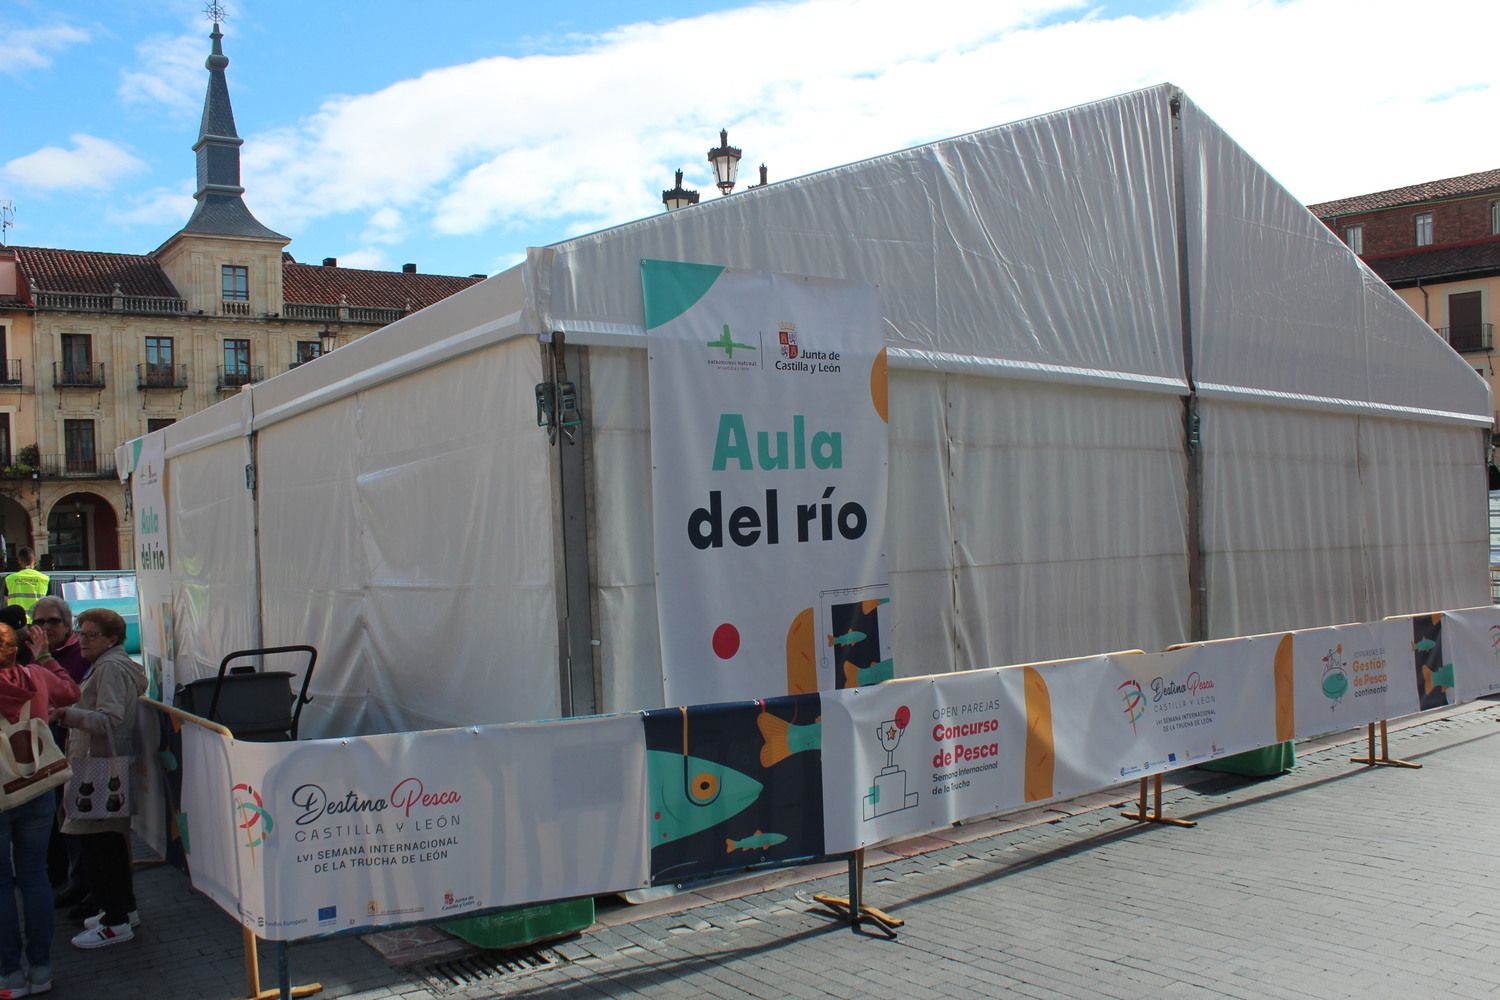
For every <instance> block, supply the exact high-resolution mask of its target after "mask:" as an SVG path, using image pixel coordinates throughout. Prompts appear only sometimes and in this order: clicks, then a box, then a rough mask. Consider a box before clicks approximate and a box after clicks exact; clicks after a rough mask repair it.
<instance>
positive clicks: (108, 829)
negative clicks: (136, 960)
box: [52, 608, 146, 948]
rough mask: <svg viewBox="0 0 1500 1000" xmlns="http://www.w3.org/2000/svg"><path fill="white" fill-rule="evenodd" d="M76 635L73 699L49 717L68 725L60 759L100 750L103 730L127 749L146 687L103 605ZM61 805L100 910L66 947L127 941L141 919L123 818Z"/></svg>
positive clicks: (104, 752)
mask: <svg viewBox="0 0 1500 1000" xmlns="http://www.w3.org/2000/svg"><path fill="white" fill-rule="evenodd" d="M78 641H79V644H80V646H81V647H82V650H83V658H84V659H85V660H88V661H89V669H88V673H86V674H84V677H83V684H82V685H81V686H80V689H79V697H78V703H77V704H76V705H73V706H70V707H68V708H64V709H60V710H58V711H56V712H54V713H53V715H52V717H53V720H54V721H57V722H61V723H62V724H63V725H65V726H67V727H68V759H69V760H78V759H79V758H82V757H88V756H95V757H102V756H108V755H109V753H110V736H111V735H113V737H114V754H115V756H128V755H132V754H134V753H135V741H134V728H135V707H136V702H137V701H138V700H139V699H140V697H141V695H142V694H144V693H145V692H146V671H145V669H144V668H143V667H142V666H141V665H140V664H139V663H136V662H135V661H134V660H132V659H131V658H130V657H129V656H127V655H126V654H125V648H124V642H125V620H124V619H123V618H121V617H120V616H119V615H117V614H115V613H114V612H113V611H110V610H109V609H107V608H90V609H88V610H87V611H85V612H83V613H82V614H80V615H79V616H78ZM63 810H64V819H63V833H66V834H77V835H79V836H81V837H82V840H83V863H84V870H85V871H86V872H87V873H88V883H89V888H90V889H91V890H92V891H93V893H94V898H95V900H96V901H97V902H98V903H99V905H100V906H101V907H102V908H103V909H102V910H101V911H100V912H99V913H98V914H96V915H94V916H92V917H90V918H88V919H87V920H85V921H84V923H83V928H84V929H83V933H81V934H79V935H77V936H76V937H74V938H73V944H74V946H76V947H78V948H103V947H106V946H108V945H112V944H121V943H123V942H125V941H129V940H130V939H131V938H133V937H134V936H135V931H134V928H135V927H136V926H137V925H138V924H139V923H140V921H141V918H140V914H139V913H137V912H136V908H135V888H134V886H133V885H132V882H131V876H130V841H129V835H130V818H129V817H128V816H126V817H122V818H119V819H76V818H74V817H72V816H68V815H66V812H67V803H66V802H64V803H63Z"/></svg>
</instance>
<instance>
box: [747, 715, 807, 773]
mask: <svg viewBox="0 0 1500 1000" xmlns="http://www.w3.org/2000/svg"><path fill="white" fill-rule="evenodd" d="M755 724H756V725H757V726H759V727H760V735H761V738H762V739H764V740H765V744H764V745H763V746H762V747H761V748H760V766H761V767H774V766H776V765H777V764H780V763H781V762H782V761H784V760H786V759H787V758H788V757H790V756H791V755H792V754H794V753H801V752H802V751H804V750H817V749H819V748H821V747H822V746H823V722H822V716H819V717H818V718H816V719H814V720H813V721H812V722H810V723H808V724H806V725H802V726H798V725H794V724H792V723H790V722H788V721H786V720H785V719H781V718H778V717H776V716H774V715H772V714H771V713H770V712H761V713H760V715H759V716H757V717H756V719H755Z"/></svg>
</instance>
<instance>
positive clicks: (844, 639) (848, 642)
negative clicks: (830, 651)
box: [828, 628, 869, 646]
mask: <svg viewBox="0 0 1500 1000" xmlns="http://www.w3.org/2000/svg"><path fill="white" fill-rule="evenodd" d="M868 638H869V636H867V635H865V634H864V633H863V632H860V631H857V630H855V629H852V628H851V629H850V630H849V631H847V632H845V633H844V634H843V635H830V636H829V637H828V645H830V646H855V645H858V644H859V643H861V642H864V641H865V640H866V639H868Z"/></svg>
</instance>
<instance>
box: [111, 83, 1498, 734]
mask: <svg viewBox="0 0 1500 1000" xmlns="http://www.w3.org/2000/svg"><path fill="white" fill-rule="evenodd" d="M642 258H656V259H677V260H687V261H698V262H704V263H712V264H720V265H727V266H731V267H739V268H745V269H751V270H762V271H776V272H782V273H794V274H808V275H816V276H823V277H833V278H850V279H857V280H863V281H869V282H874V283H876V284H878V285H879V288H880V296H881V301H882V308H883V312H884V322H885V331H884V332H885V336H886V342H887V347H888V351H889V354H890V358H891V365H892V372H891V386H890V389H891V421H890V434H891V442H890V444H891V450H890V456H891V458H890V484H889V485H890V515H889V522H888V524H889V527H888V538H887V545H886V551H887V561H888V565H889V567H890V571H891V588H892V596H893V609H894V611H895V614H896V629H897V632H896V637H895V653H896V663H897V671H898V673H899V674H901V675H904V676H910V675H916V674H924V673H931V672H941V671H948V670H956V669H968V668H973V667H982V666H987V665H995V664H1001V663H1012V662H1022V661H1027V660H1038V659H1045V658H1053V657H1063V656H1074V655H1086V654H1089V653H1095V652H1100V651H1104V650H1108V649H1119V648H1130V647H1140V648H1146V649H1152V648H1160V647H1161V646H1164V645H1166V644H1169V643H1173V642H1180V641H1184V640H1189V639H1192V638H1195V637H1210V636H1220V635H1230V634H1236V633H1247V632H1258V631H1265V630H1269V629H1284V628H1295V627H1299V626H1305V625H1319V624H1329V623H1332V622H1339V621H1367V620H1372V619H1375V618H1378V617H1380V616H1381V615H1384V614H1391V613H1401V612H1413V611H1423V610H1429V609H1432V608H1436V607H1464V606H1470V605H1476V604H1481V603H1484V602H1485V601H1486V600H1487V599H1488V589H1487V579H1486V574H1485V571H1484V540H1483V539H1484V530H1485V510H1486V498H1485V491H1484V472H1485V461H1486V456H1485V442H1486V440H1487V428H1488V423H1489V419H1490V405H1489V399H1488V391H1487V389H1486V388H1485V386H1484V384H1483V382H1482V381H1481V380H1479V379H1478V378H1477V376H1475V374H1474V372H1473V371H1472V370H1471V369H1469V367H1468V366H1467V365H1466V364H1464V362H1463V361H1462V359H1460V358H1459V357H1458V356H1457V355H1455V354H1453V352H1452V351H1450V350H1449V349H1448V348H1447V346H1446V345H1444V344H1443V343H1442V342H1441V340H1440V339H1439V338H1438V337H1437V335H1436V334H1435V333H1433V332H1432V330H1431V329H1430V328H1428V327H1427V326H1426V325H1425V324H1423V323H1422V321H1421V320H1420V319H1419V318H1418V317H1417V316H1415V315H1414V314H1413V313H1411V311H1410V310H1409V309H1407V308H1406V307H1405V305H1403V304H1402V303H1401V302H1400V300H1399V299H1398V298H1396V296H1395V295H1394V294H1393V293H1391V292H1390V291H1389V290H1388V289H1386V288H1385V287H1384V286H1383V285H1381V284H1380V283H1379V282H1378V280H1377V279H1375V278H1374V276H1373V275H1372V274H1370V273H1369V272H1368V270H1366V269H1365V268H1363V267H1362V265H1361V264H1360V263H1359V262H1358V260H1357V259H1356V258H1354V257H1353V256H1352V255H1351V254H1350V253H1349V252H1348V251H1347V249H1346V248H1344V247H1343V246H1342V245H1341V244H1340V243H1339V242H1338V241H1337V239H1335V238H1334V237H1333V235H1332V234H1330V233H1329V232H1328V231H1327V230H1326V229H1325V228H1324V227H1323V226H1322V225H1321V224H1320V223H1319V222H1318V221H1317V220H1316V219H1314V218H1313V217H1312V216H1311V215H1309V214H1308V213H1307V212H1306V210H1305V209H1303V208H1302V207H1301V206H1300V205H1298V204H1297V203H1296V201H1295V200H1294V199H1292V198H1291V197H1290V195H1288V194H1287V193H1286V192H1285V191H1284V190H1283V189H1282V188H1281V187H1280V186H1279V185H1277V184H1276V183H1275V181H1274V180H1272V179H1271V178H1270V177H1268V176H1267V175H1266V174H1265V173H1264V171H1262V170H1261V169H1260V168H1259V167H1258V166H1257V165H1256V164H1255V163H1254V161H1253V160H1252V159H1251V158H1250V157H1249V156H1248V155H1247V154H1245V152H1244V151H1243V150H1241V149H1239V147H1237V146H1236V145H1235V144H1234V143H1233V142H1232V141H1231V140H1230V139H1229V138H1228V137H1227V136H1225V135H1224V134H1223V133H1222V131H1220V130H1219V129H1218V127H1217V126H1215V125H1214V124H1213V123H1212V122H1211V121H1210V120H1209V119H1208V118H1207V117H1206V116H1205V115H1203V113H1202V112H1201V111H1199V110H1198V109H1197V108H1196V107H1195V106H1194V105H1193V104H1192V103H1191V102H1189V101H1187V100H1186V99H1185V98H1183V97H1182V96H1181V95H1180V93H1179V92H1178V91H1177V90H1176V89H1175V88H1173V87H1171V86H1168V85H1163V86H1160V87H1154V88H1150V89H1148V90H1142V91H1138V92H1135V93H1131V94H1126V95H1122V96H1120V97H1116V98H1112V99H1109V100H1106V101H1101V102H1098V103H1096V104H1090V105H1086V106H1083V107H1078V108H1073V109H1070V110H1067V111H1060V112H1057V113H1055V114H1051V115H1045V116H1042V117H1040V118H1035V119H1031V120H1028V121H1024V122H1019V123H1015V124H1012V125H1007V126H1002V127H999V128H994V129H988V130H985V131H981V132H975V133H972V134H969V135H965V136H960V137H958V138H955V139H950V140H946V141H943V142H938V143H933V144H931V145H927V146H921V147H917V148H914V149H909V150H905V151H902V152H897V153H892V154H889V155H886V156H882V157H877V158H875V159H872V160H868V161H864V162H862V163H856V164H851V165H849V166H845V167H839V168H837V169H834V170H829V171H825V172H822V173H819V174H814V175H811V176H808V177H803V178H798V179H795V180H790V181H786V182H783V183H778V184H773V185H769V186H766V187H763V188H757V189H753V190H749V191H745V192H743V193H740V194H736V195H734V196H732V197H727V198H720V199H714V200H712V201H710V202H705V203H704V204H701V205H698V206H696V207H693V208H690V209H684V210H680V211H676V212H671V213H664V214H662V215H658V216H655V217H653V218H650V219H645V220H642V221H640V222H636V223H632V224H629V225H626V226H621V227H618V228H615V229H611V230H607V231H604V232H600V233H595V234H591V235H588V236H584V237H579V238H577V239H572V240H568V241H565V242H562V243H559V244H556V245H554V246H551V247H547V248H542V249H534V250H532V251H531V252H530V253H529V255H528V258H527V261H526V262H525V263H524V264H522V265H519V266H517V267H516V268H513V269H511V270H510V271H507V272H505V273H503V274H500V275H497V276H495V277H493V278H491V279H489V280H488V281H485V282H482V283H480V284H478V285H476V286H474V287H473V288H471V289H468V290H466V291H464V292H462V293H460V294H458V295H455V296H453V297H452V298H450V299H447V300H444V301H443V302H441V303H438V304H437V305H434V306H432V307H430V308H428V309H426V310H423V311H422V312H420V313H418V314H416V315H414V316H411V317H408V318H407V319H405V320H403V321H401V322H400V323H397V324H394V325H392V326H391V327H389V328H387V329H384V330H381V331H378V332H377V333H375V334H372V335H370V336H369V337H366V338H364V339H362V340H360V341H358V342H356V343H354V344H351V345H349V346H347V347H344V348H340V349H339V350H337V351H335V352H333V353H332V354H330V355H329V356H328V357H326V358H322V359H319V360H318V361H316V362H314V363H312V364H309V365H304V366H302V367H300V368H298V369H297V370H295V371H292V372H289V373H287V374H285V375H282V376H278V377H277V378H275V379H272V380H270V381H269V382H266V383H261V384H257V385H255V386H252V387H251V388H250V389H249V390H248V391H247V392H245V393H242V394H241V395H240V396H239V397H236V398H235V399H234V400H231V401H229V402H228V403H227V404H225V406H226V407H228V408H231V409H233V408H236V407H237V408H238V409H233V413H232V415H230V416H226V415H224V414H220V413H218V412H217V411H219V410H221V409H225V407H217V408H214V409H212V410H209V411H205V412H204V413H202V414H198V415H195V416H194V417H191V418H189V419H188V420H185V421H183V422H182V424H179V425H176V426H174V427H173V428H169V429H168V432H167V433H168V434H169V437H168V442H169V452H168V460H169V464H168V471H169V477H170V478H169V490H170V491H171V497H172V509H171V511H170V513H171V517H170V518H169V531H170V532H171V542H172V552H171V560H172V573H173V579H174V583H175V585H176V586H177V587H178V591H177V593H176V602H177V604H178V607H179V615H178V630H179V638H178V645H179V648H180V649H181V650H185V651H187V652H189V653H190V656H189V659H190V660H191V664H190V667H189V669H188V670H186V671H184V669H183V667H181V666H179V674H180V676H183V677H184V679H190V678H191V676H192V675H193V671H201V670H203V669H204V666H205V665H206V664H216V663H217V660H218V657H219V656H220V655H222V652H225V651H227V648H223V647H226V646H227V645H228V644H232V643H239V642H242V641H245V639H246V638H250V639H254V640H256V641H264V642H265V643H266V644H277V643H287V642H312V643H314V644H315V645H317V646H318V647H319V649H320V650H321V659H320V665H319V669H318V674H317V677H316V678H315V681H314V685H313V692H314V694H315V696H316V697H317V700H316V701H315V702H314V704H313V705H311V706H309V708H308V710H307V712H306V713H305V715H304V726H303V728H304V731H305V732H307V733H308V734H309V735H332V734H336V733H355V732H377V731H384V730H391V729H403V728H419V727H423V726H433V725H443V724H463V723H469V722H480V721H516V720H524V719H535V718H541V717H546V716H550V715H554V714H557V712H558V711H559V710H560V708H561V706H562V705H563V700H562V687H561V683H560V680H559V678H560V676H561V670H562V667H561V666H560V663H559V661H560V658H561V657H562V656H564V655H566V654H565V652H564V642H563V639H562V633H563V631H564V626H563V625H562V621H563V618H564V617H565V616H566V615H567V614H577V613H579V611H580V609H577V608H574V609H573V610H572V611H567V610H565V605H566V601H565V599H564V598H563V597H561V596H559V595H561V594H562V593H563V592H564V589H565V585H566V574H567V572H568V571H567V570H565V569H564V566H565V565H571V563H565V562H564V560H563V559H562V558H561V551H562V547H563V545H564V541H563V531H562V528H561V527H560V525H562V524H563V523H564V521H566V520H567V516H565V514H564V512H563V508H562V505H563V504H564V503H565V500H564V499H563V498H562V492H563V491H562V490H561V489H560V488H559V486H558V485H557V484H558V482H559V478H558V477H559V476H560V473H559V471H558V470H559V465H560V459H559V452H557V451H555V450H554V448H555V446H554V445H552V444H551V443H550V442H549V437H548V434H547V433H546V432H545V431H543V430H541V429H539V428H538V427H537V426H536V421H535V411H534V405H533V391H532V390H533V386H535V385H537V384H538V383H541V382H543V381H546V380H548V379H549V378H550V374H549V369H548V367H547V363H546V359H548V358H549V357H552V354H551V353H549V352H554V351H556V350H558V349H559V345H561V344H563V343H565V344H567V345H568V346H569V348H570V349H575V348H576V349H581V357H582V363H581V366H580V367H579V368H578V369H577V370H572V371H570V373H569V378H570V379H572V380H574V381H576V383H577V387H578V389H579V393H580V398H581V401H582V405H583V415H584V425H583V427H582V428H581V433H582V434H583V435H584V437H583V441H584V443H585V445H586V450H585V452H584V454H585V455H586V475H585V481H586V482H587V484H588V490H587V492H588V503H587V505H586V522H587V536H588V538H587V543H588V557H587V560H586V561H585V562H586V565H587V566H588V570H587V572H588V576H589V579H588V581H587V584H588V586H587V592H588V593H589V594H590V595H591V598H592V601H591V607H590V608H589V609H588V610H589V612H590V615H591V620H592V630H593V631H592V639H593V649H592V655H593V657H594V663H593V667H594V670H595V678H596V692H595V693H596V699H595V700H594V704H596V705H597V707H598V708H599V709H600V710H602V711H611V712H613V711H624V710H630V709H637V708H645V707H651V706H655V705H659V704H660V703H661V698H662V682H661V676H660V665H659V662H660V657H659V645H658V639H657V609H656V589H655V565H654V558H653V547H652V538H651V523H652V522H651V509H650V503H651V478H650V477H651V463H650V433H651V427H650V407H649V406H648V401H649V397H648V392H649V386H648V384H647V381H648V379H647V366H646V357H645V351H644V347H645V338H644V330H643V314H642V306H641V289H640V277H639V267H640V261H641V259H642ZM1185 344H1186V345H1187V346H1186V347H1185ZM1189 348H1190V349H1189ZM1190 413H1196V415H1197V423H1196V426H1194V425H1193V421H1192V420H1191V419H1190ZM1189 428H1192V429H1191V431H1190V430H1189ZM215 435H217V436H215ZM237 435H238V436H237ZM194 440H197V441H200V442H204V443H206V446H205V447H201V448H200V447H196V446H194V445H193V444H192V443H191V442H193V441H194ZM208 442H213V443H211V444H207V443H208ZM247 463H251V464H254V465H255V467H256V469H257V470H258V476H259V490H258V493H257V495H256V496H255V497H253V498H252V497H250V495H249V494H248V493H246V491H245V490H244V489H243V466H244V465H245V464H247ZM1200 466H1201V473H1200V471H1199V468H1200ZM122 467H123V466H122ZM189 476H191V477H192V482H191V484H187V483H184V482H182V481H181V480H183V479H185V478H187V477H189ZM236 484H238V486H239V494H243V495H236V496H234V497H232V498H229V499H225V498H224V496H223V495H224V494H225V493H228V492H232V491H233V490H234V489H235V486H236ZM1196 498H1201V503H1197V502H1195V500H1196ZM1195 510H1201V518H1202V520H1201V530H1200V533H1199V535H1198V536H1196V537H1195V532H1194V529H1193V526H1194V524H1195V520H1194V516H1193V514H1194V511H1195ZM575 513H576V512H575ZM257 518H258V522H259V535H258V541H257V539H256V536H255V535H254V530H255V529H254V525H255V523H256V521H257ZM1200 539H1201V560H1202V565H1203V578H1202V586H1203V588H1204V593H1203V595H1202V596H1203V619H1202V622H1203V624H1202V625H1201V626H1195V624H1194V614H1193V608H1194V595H1193V593H1192V582H1191V581H1192V580H1193V579H1194V576H1193V573H1192V567H1193V566H1194V564H1195V558H1196V555H1195V553H1196V552H1197V550H1198V543H1199V541H1200ZM257 545H258V553H259V557H260V558H259V564H260V567H261V569H260V574H261V575H260V578H259V583H258V584H257V583H256V582H255V577H254V570H253V566H254V563H255V560H254V559H253V558H250V557H251V556H253V554H254V552H255V551H257V549H256V548H255V546H257ZM247 567H249V568H247ZM257 608H258V609H259V611H256V610H255V609H257ZM257 615H258V616H259V617H258V618H257ZM257 626H258V630H257ZM1195 630H1197V631H1202V632H1203V633H1204V634H1203V635H1202V636H1195V635H1194V634H1193V633H1194V631H1195ZM247 644H250V643H247ZM575 655H577V654H575ZM767 693H768V694H772V693H775V692H767Z"/></svg>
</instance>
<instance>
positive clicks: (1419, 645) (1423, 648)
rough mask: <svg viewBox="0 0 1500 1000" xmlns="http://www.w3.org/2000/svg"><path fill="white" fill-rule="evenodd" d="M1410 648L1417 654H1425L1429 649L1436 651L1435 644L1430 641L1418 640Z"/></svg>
mask: <svg viewBox="0 0 1500 1000" xmlns="http://www.w3.org/2000/svg"><path fill="white" fill-rule="evenodd" d="M1412 648H1413V649H1415V650H1416V651H1417V652H1419V653H1425V652H1427V651H1428V650H1429V649H1437V643H1435V642H1433V641H1432V640H1431V639H1418V640H1417V641H1416V644H1415V645H1413V646H1412Z"/></svg>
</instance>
